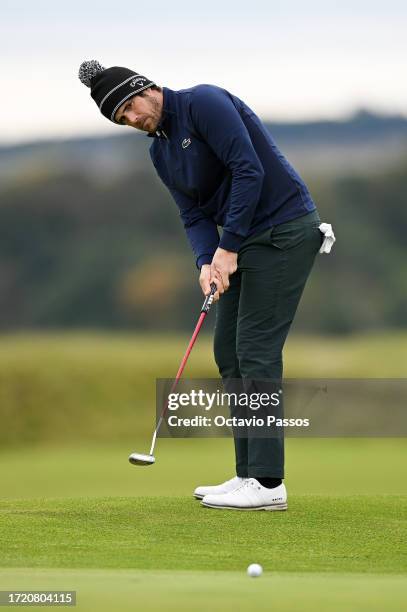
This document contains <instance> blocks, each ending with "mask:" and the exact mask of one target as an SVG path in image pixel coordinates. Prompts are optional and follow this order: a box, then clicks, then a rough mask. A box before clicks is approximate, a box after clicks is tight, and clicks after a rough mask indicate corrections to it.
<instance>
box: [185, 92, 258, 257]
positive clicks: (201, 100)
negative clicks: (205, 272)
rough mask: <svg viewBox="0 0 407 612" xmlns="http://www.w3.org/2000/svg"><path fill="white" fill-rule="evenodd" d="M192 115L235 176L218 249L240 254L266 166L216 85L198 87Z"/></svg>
mask: <svg viewBox="0 0 407 612" xmlns="http://www.w3.org/2000/svg"><path fill="white" fill-rule="evenodd" d="M190 113H191V119H192V122H193V124H194V127H195V128H196V130H197V132H198V134H200V135H201V136H202V138H203V139H204V140H205V141H206V142H207V143H208V145H209V146H210V147H211V149H212V150H213V152H214V153H215V155H216V156H217V157H218V158H219V159H220V160H221V161H222V162H223V164H224V165H225V166H226V167H227V168H229V170H230V171H231V173H232V185H231V198H230V206H229V210H228V211H227V213H226V219H225V222H224V224H223V234H222V237H221V240H220V243H219V246H220V247H221V248H223V249H226V250H227V251H234V252H237V251H238V250H239V247H240V245H241V243H242V242H243V241H244V239H245V238H246V236H247V234H248V232H249V229H250V224H251V221H252V218H253V215H254V213H255V210H256V206H257V204H258V201H259V198H260V194H261V189H262V185H263V178H264V169H263V166H262V164H261V162H260V160H259V158H258V156H257V153H256V151H255V149H254V147H253V145H252V142H251V139H250V136H249V133H248V131H247V128H246V126H245V124H244V122H243V120H242V118H241V116H240V114H239V112H238V110H237V109H236V107H235V105H234V104H233V102H232V100H231V98H230V97H229V96H228V94H227V93H226V92H225V91H224V90H222V89H221V88H219V87H216V86H213V85H201V86H199V87H196V88H195V90H194V92H193V94H192V96H191V102H190Z"/></svg>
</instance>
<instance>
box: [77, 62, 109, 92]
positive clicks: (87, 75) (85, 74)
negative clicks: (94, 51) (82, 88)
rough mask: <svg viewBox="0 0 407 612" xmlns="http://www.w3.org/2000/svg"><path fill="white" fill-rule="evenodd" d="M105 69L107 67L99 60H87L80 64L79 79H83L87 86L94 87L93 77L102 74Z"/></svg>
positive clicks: (82, 81)
mask: <svg viewBox="0 0 407 612" xmlns="http://www.w3.org/2000/svg"><path fill="white" fill-rule="evenodd" d="M104 70H106V68H105V67H104V66H102V64H100V63H99V62H98V61H97V60H85V61H84V62H82V64H81V65H80V66H79V72H78V76H79V80H80V81H81V83H83V84H84V85H86V87H92V83H91V80H92V79H93V77H95V76H96V75H97V74H100V73H101V72H103V71H104Z"/></svg>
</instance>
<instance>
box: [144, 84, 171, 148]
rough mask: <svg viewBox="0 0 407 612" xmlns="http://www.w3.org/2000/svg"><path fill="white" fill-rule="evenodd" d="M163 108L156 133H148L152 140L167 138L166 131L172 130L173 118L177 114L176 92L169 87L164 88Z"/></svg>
mask: <svg viewBox="0 0 407 612" xmlns="http://www.w3.org/2000/svg"><path fill="white" fill-rule="evenodd" d="M162 89H163V108H162V113H161V118H160V121H159V123H158V125H157V129H156V131H155V132H148V133H147V136H149V137H150V138H167V139H168V137H167V135H166V131H167V130H168V129H169V128H170V125H171V118H172V117H174V116H175V115H176V114H177V113H176V110H175V108H176V101H175V91H174V90H172V89H170V88H169V87H163V88H162Z"/></svg>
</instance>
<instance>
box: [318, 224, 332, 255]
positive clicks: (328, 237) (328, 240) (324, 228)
mask: <svg viewBox="0 0 407 612" xmlns="http://www.w3.org/2000/svg"><path fill="white" fill-rule="evenodd" d="M318 229H319V231H320V232H322V233H323V234H324V236H325V238H324V241H323V243H322V245H321V248H320V249H319V252H320V253H330V252H331V249H332V247H333V245H334V242H335V240H336V238H335V234H334V233H333V230H332V225H331V224H330V223H321V225H320V226H319V228H318Z"/></svg>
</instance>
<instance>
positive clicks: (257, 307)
mask: <svg viewBox="0 0 407 612" xmlns="http://www.w3.org/2000/svg"><path fill="white" fill-rule="evenodd" d="M320 223H321V220H320V218H319V215H318V212H317V211H314V212H311V213H307V214H306V215H304V216H302V217H298V218H297V219H294V220H293V221H288V222H287V223H282V224H280V225H277V226H275V227H274V228H272V229H269V230H267V231H266V232H264V233H262V234H260V235H258V236H255V237H250V238H248V239H247V240H246V241H245V242H244V243H243V244H242V246H241V248H240V250H239V253H238V268H237V271H236V272H235V273H234V274H233V275H231V276H230V287H229V289H228V290H227V291H226V292H225V293H224V294H223V295H221V296H220V299H219V301H218V302H216V322H215V336H214V356H215V361H216V364H217V366H218V369H219V373H220V375H221V377H222V379H223V382H224V384H225V383H226V384H225V388H226V389H227V380H228V379H243V381H244V380H245V379H248V380H251V381H253V380H259V381H260V380H264V379H272V380H274V381H281V380H282V377H283V359H282V352H283V346H284V343H285V340H286V338H287V334H288V331H289V329H290V326H291V323H292V321H293V319H294V315H295V312H296V310H297V307H298V304H299V301H300V298H301V295H302V292H303V290H304V286H305V283H306V281H307V278H308V276H309V274H310V272H311V269H312V266H313V263H314V260H315V256H316V254H317V252H318V250H319V248H320V246H321V244H322V239H323V235H322V234H321V232H320V231H319V229H318V226H319V225H320ZM281 408H283V407H282V405H281ZM231 412H232V416H233V406H232V407H231ZM240 436H241V434H240ZM244 436H245V434H244ZM234 442H235V455H236V474H237V475H238V476H241V477H247V476H248V477H254V478H255V477H267V476H268V477H272V478H284V437H283V436H279V437H271V438H270V437H268V438H259V437H256V436H255V435H254V434H253V436H252V435H250V432H248V434H247V437H239V436H237V435H235V436H234Z"/></svg>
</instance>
